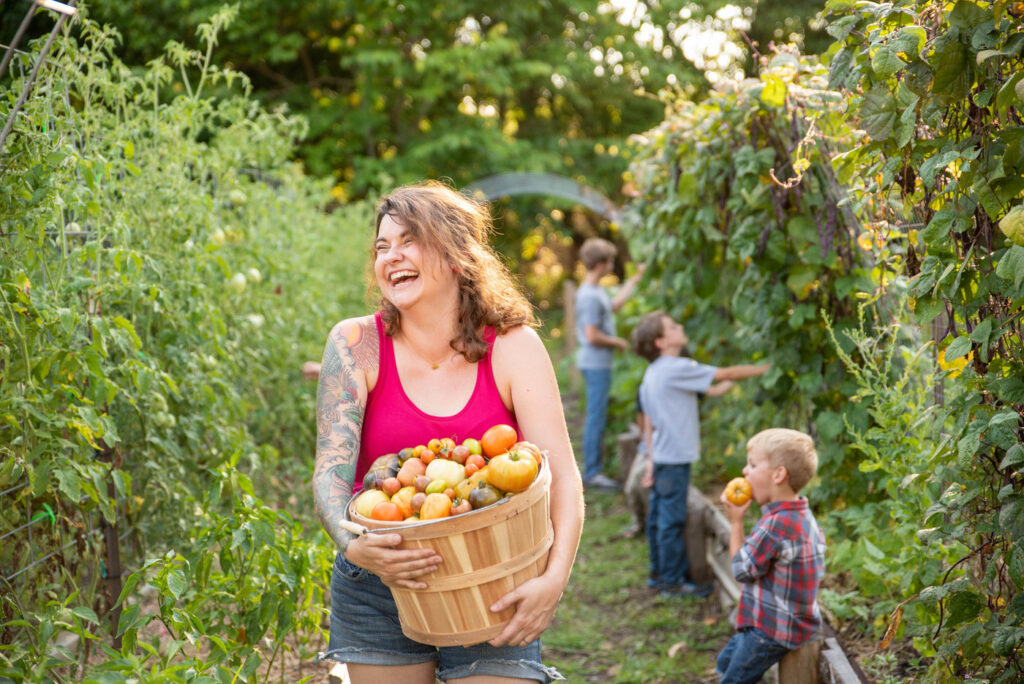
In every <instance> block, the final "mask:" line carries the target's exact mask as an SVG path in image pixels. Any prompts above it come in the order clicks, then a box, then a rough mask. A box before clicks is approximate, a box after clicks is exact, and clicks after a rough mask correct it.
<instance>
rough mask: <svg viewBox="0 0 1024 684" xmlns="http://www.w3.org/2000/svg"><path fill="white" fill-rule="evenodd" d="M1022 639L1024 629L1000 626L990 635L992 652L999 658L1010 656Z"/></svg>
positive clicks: (1023, 637)
mask: <svg viewBox="0 0 1024 684" xmlns="http://www.w3.org/2000/svg"><path fill="white" fill-rule="evenodd" d="M1022 639H1024V627H1007V626H1002V627H1000V628H999V629H997V630H996V633H995V634H993V635H992V650H993V651H995V652H996V653H997V654H999V655H1001V656H1006V655H1010V653H1012V652H1013V650H1014V649H1015V648H1016V647H1017V644H1019V643H1020V642H1021V640H1022Z"/></svg>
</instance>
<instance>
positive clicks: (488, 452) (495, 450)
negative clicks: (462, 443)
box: [480, 424, 519, 458]
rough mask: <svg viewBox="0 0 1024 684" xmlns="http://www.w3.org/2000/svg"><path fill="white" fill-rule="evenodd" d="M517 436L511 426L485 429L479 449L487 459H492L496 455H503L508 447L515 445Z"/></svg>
mask: <svg viewBox="0 0 1024 684" xmlns="http://www.w3.org/2000/svg"><path fill="white" fill-rule="evenodd" d="M518 439H519V435H517V434H516V429H515V428H514V427H512V426H511V425H505V424H498V425H495V426H493V427H490V428H488V429H487V432H485V433H484V436H483V437H482V438H480V448H481V449H483V452H484V455H485V456H487V457H488V458H494V457H495V456H497V455H498V454H502V453H505V452H506V451H508V449H509V447H511V446H512V445H513V444H515V443H516V440H518Z"/></svg>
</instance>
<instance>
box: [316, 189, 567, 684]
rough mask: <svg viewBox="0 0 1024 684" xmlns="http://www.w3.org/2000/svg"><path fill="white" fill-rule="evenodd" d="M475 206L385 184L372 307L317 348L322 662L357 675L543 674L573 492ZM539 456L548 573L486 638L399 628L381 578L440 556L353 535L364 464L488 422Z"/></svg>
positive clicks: (511, 292)
mask: <svg viewBox="0 0 1024 684" xmlns="http://www.w3.org/2000/svg"><path fill="white" fill-rule="evenodd" d="M491 229H492V226H491V218H490V214H489V211H488V209H487V207H486V205H484V204H481V203H478V202H476V201H474V200H472V199H470V198H468V197H466V196H464V195H462V194H460V193H458V192H456V191H454V190H452V189H451V188H449V187H448V186H446V185H443V184H441V183H437V182H426V183H422V184H417V185H411V186H406V187H403V188H399V189H398V190H395V191H394V192H393V193H392V194H391V195H389V196H387V197H385V198H384V199H383V200H382V201H381V203H380V206H379V208H378V211H377V222H376V234H375V237H374V241H373V249H372V255H373V272H374V277H375V280H376V286H377V288H378V289H379V291H380V305H379V310H378V311H377V312H376V313H374V314H372V315H369V316H363V317H361V318H350V319H347V320H344V321H341V322H340V323H338V324H337V325H335V326H334V328H333V329H332V330H331V332H330V335H329V336H328V339H327V345H326V348H325V349H324V356H323V362H322V368H321V371H320V379H319V386H318V391H317V449H316V469H315V472H314V475H313V493H314V499H315V503H316V509H317V512H318V514H319V516H320V519H321V521H322V523H323V525H324V528H325V529H326V530H327V533H328V534H329V535H330V537H331V539H333V540H334V542H335V544H336V545H337V547H338V554H337V557H336V560H335V563H334V573H333V576H332V579H331V634H330V643H329V645H328V650H327V652H326V653H325V654H324V656H323V657H324V658H327V659H330V660H336V661H340V662H344V663H347V664H348V671H349V676H350V677H351V679H352V681H353V682H354V683H355V684H360V683H364V682H365V683H367V684H381V683H386V682H394V683H395V684H417V683H422V684H433V682H434V681H435V677H436V678H438V679H441V680H443V681H446V682H458V683H463V684H483V683H485V682H500V684H509V682H534V681H540V682H548V681H552V680H554V679H562V677H561V676H560V675H559V674H558V672H557V671H555V670H554V669H553V668H550V667H546V666H544V665H543V664H542V663H541V659H540V635H541V633H542V632H543V631H544V630H545V629H546V628H547V626H548V624H549V623H550V622H551V618H552V616H553V615H554V613H555V608H556V606H557V605H558V601H559V599H560V597H561V595H562V592H563V590H564V589H565V587H566V583H567V582H568V581H569V573H570V571H571V569H572V565H573V561H574V559H575V556H576V549H577V546H578V544H579V539H580V533H581V530H582V526H583V494H582V491H583V490H582V486H581V483H580V475H579V471H578V469H577V467H576V463H575V460H574V458H573V454H572V447H571V446H570V444H569V435H568V431H567V430H566V426H565V416H564V415H563V412H562V404H561V399H560V397H559V392H558V385H557V383H556V381H555V373H554V369H553V367H552V364H551V359H550V358H549V356H548V354H547V351H546V350H545V348H544V345H543V344H542V342H541V340H540V338H539V337H538V336H537V334H536V332H535V331H534V329H533V328H534V326H535V325H536V321H535V319H534V316H533V311H532V309H531V307H530V305H529V303H528V302H527V300H526V298H525V297H524V296H523V294H522V293H521V292H520V291H519V290H518V289H517V287H516V286H515V284H514V282H513V279H512V276H511V275H510V273H509V271H508V269H507V268H506V267H505V265H504V264H503V263H502V262H501V260H500V259H499V258H498V257H497V255H496V254H495V253H494V251H493V250H492V249H491V248H490V246H489V244H488V239H489V236H490V232H491ZM498 423H507V424H509V425H512V426H513V427H515V428H516V429H517V430H518V432H519V434H520V435H521V436H522V438H523V439H526V440H529V441H531V442H534V443H535V444H539V445H541V446H542V447H544V448H546V449H547V450H548V451H549V458H548V463H549V465H550V467H551V476H552V482H551V490H550V502H551V522H552V527H553V528H554V533H555V538H554V543H553V545H552V547H551V552H550V555H549V559H548V564H547V569H546V570H545V571H544V573H543V574H542V575H540V576H539V577H536V578H534V579H531V580H529V581H527V582H525V583H523V584H522V585H520V586H519V587H517V588H516V589H514V590H513V591H511V592H509V593H508V594H506V595H505V596H503V597H502V598H501V599H499V600H498V601H497V602H496V603H495V604H494V605H493V606H491V610H494V611H500V610H504V609H506V608H508V607H510V606H514V607H515V615H514V617H513V618H512V620H511V621H510V622H509V623H508V625H507V627H506V628H505V630H504V631H503V632H502V633H501V634H499V635H498V636H497V637H496V638H494V639H492V640H491V641H490V642H486V643H483V644H477V645H475V646H470V647H465V648H464V647H460V646H457V647H451V648H444V647H443V648H437V647H434V646H429V645H425V644H421V643H418V642H415V641H412V640H410V639H409V638H407V637H406V636H405V635H403V634H402V631H401V627H400V626H399V622H398V612H397V609H396V607H395V603H394V600H393V598H392V596H391V591H390V589H388V587H389V586H398V587H404V588H408V589H423V588H425V587H426V584H425V583H423V582H422V581H421V579H420V578H421V577H422V576H423V575H426V574H428V573H430V572H432V571H433V570H435V569H436V568H437V567H438V566H439V565H440V564H441V563H443V562H444V559H443V558H442V557H441V556H440V555H438V554H437V553H436V552H435V551H433V550H431V549H416V550H399V549H397V548H396V546H397V545H398V544H399V543H400V542H401V536H400V534H399V533H391V534H372V535H364V536H361V537H353V536H352V535H351V534H349V533H348V532H346V531H344V530H343V529H342V527H341V525H340V524H339V521H341V520H342V519H343V518H344V515H345V509H346V507H347V506H348V503H349V500H350V499H351V497H352V496H353V494H354V493H356V491H357V488H358V487H359V486H360V485H359V483H361V482H362V479H363V476H364V474H365V473H366V471H367V470H368V469H369V466H370V464H371V463H372V462H373V460H374V459H375V458H376V457H377V456H379V455H381V454H387V453H395V452H398V451H399V450H400V449H402V448H403V447H408V446H410V445H413V444H425V443H426V442H427V441H428V440H429V439H430V438H432V437H439V436H448V435H462V436H473V435H476V436H479V435H482V434H483V433H484V431H485V430H486V429H487V428H488V427H490V426H492V425H495V424H498Z"/></svg>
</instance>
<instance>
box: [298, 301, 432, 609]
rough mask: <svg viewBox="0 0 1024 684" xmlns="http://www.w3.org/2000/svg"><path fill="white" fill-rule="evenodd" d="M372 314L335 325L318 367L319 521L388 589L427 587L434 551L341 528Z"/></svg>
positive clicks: (359, 425) (371, 345)
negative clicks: (425, 580) (425, 578)
mask: <svg viewBox="0 0 1024 684" xmlns="http://www.w3.org/2000/svg"><path fill="white" fill-rule="evenodd" d="M379 346H380V345H379V342H378V340H377V329H376V324H375V323H374V320H373V316H366V317H363V318H355V319H349V320H345V321H342V322H341V323H338V324H337V325H336V326H334V329H333V330H331V334H330V336H329V337H328V338H327V345H326V346H325V348H324V358H323V362H322V366H321V369H320V382H319V384H318V385H317V397H316V432H317V435H316V466H315V468H314V470H313V500H314V503H315V505H316V511H317V514H318V515H319V516H320V522H321V523H323V526H324V529H325V530H326V531H327V534H328V535H329V536H330V537H331V539H332V540H333V541H334V543H335V545H336V546H337V547H338V549H339V550H340V551H341V553H342V554H343V555H344V556H345V557H346V558H347V559H348V560H349V561H351V562H352V563H355V564H356V565H358V566H360V567H363V568H366V569H367V570H369V571H370V572H373V573H374V574H376V575H378V576H379V577H380V578H381V580H382V581H383V582H384V583H385V584H388V585H397V586H402V587H407V588H410V589H423V588H425V587H426V586H427V585H426V584H424V583H423V582H420V581H417V580H416V579H415V578H416V577H418V576H419V575H424V574H426V573H429V572H433V571H434V570H435V569H436V568H437V566H438V565H439V564H440V563H441V557H440V555H438V554H437V552H436V551H433V550H432V549H408V550H399V549H395V548H394V547H395V546H397V545H398V544H400V543H401V541H402V537H401V536H400V535H398V534H395V533H390V534H368V535H364V536H362V537H358V538H357V537H355V536H354V535H352V534H351V533H350V532H346V531H345V530H343V529H342V528H341V526H340V525H339V524H338V522H339V521H340V520H343V519H344V517H345V509H346V508H347V507H348V504H349V501H350V500H351V499H352V488H353V484H354V482H355V476H356V464H357V463H358V461H359V445H360V440H361V439H362V433H363V418H364V414H365V412H366V397H367V395H368V393H369V389H368V384H367V378H368V377H369V378H375V377H376V374H377V370H378V364H379V358H380V349H379Z"/></svg>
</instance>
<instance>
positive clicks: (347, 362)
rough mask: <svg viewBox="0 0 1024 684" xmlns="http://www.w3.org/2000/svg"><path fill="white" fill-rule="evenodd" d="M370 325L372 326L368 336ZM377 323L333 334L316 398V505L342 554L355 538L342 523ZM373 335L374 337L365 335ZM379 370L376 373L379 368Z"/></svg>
mask: <svg viewBox="0 0 1024 684" xmlns="http://www.w3.org/2000/svg"><path fill="white" fill-rule="evenodd" d="M367 324H368V325H369V326H371V327H370V328H369V331H367ZM373 325H374V323H373V318H372V317H368V318H363V319H349V320H345V321H342V322H341V323H338V324H337V325H336V326H334V329H333V330H331V333H330V335H329V336H328V338H327V344H326V346H325V347H324V356H323V361H322V362H321V367H320V380H319V383H318V385H317V396H316V467H315V469H314V471H313V501H314V503H315V505H316V511H317V514H318V515H319V516H320V522H321V523H323V526H324V529H325V530H326V531H327V534H328V535H329V536H330V537H331V539H332V540H334V543H335V544H336V545H337V547H338V548H339V549H340V550H341V552H342V553H345V551H346V550H347V548H348V545H349V543H350V542H351V541H352V539H353V535H352V534H351V533H349V532H346V531H345V530H343V529H341V527H340V526H339V525H338V521H339V520H342V519H343V518H344V517H345V508H346V506H348V502H349V499H351V498H352V486H353V483H354V481H355V475H356V463H357V461H358V460H359V443H360V438H361V436H362V431H363V413H364V411H365V410H366V396H367V388H366V371H367V370H368V369H367V367H366V365H365V362H366V359H365V358H363V359H362V361H363V364H362V365H363V367H360V365H361V364H360V362H359V360H358V359H357V355H358V356H359V357H366V356H369V354H367V353H366V352H365V351H363V350H362V349H361V347H366V346H367V343H368V342H369V344H371V345H372V346H373V347H374V349H373V350H372V352H373V361H372V363H373V365H374V367H375V366H376V364H377V349H376V347H377V346H378V345H377V335H376V330H374V329H373V327H372V326H373ZM366 332H372V333H373V334H372V335H370V334H364V333H366ZM374 370H375V368H374Z"/></svg>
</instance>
